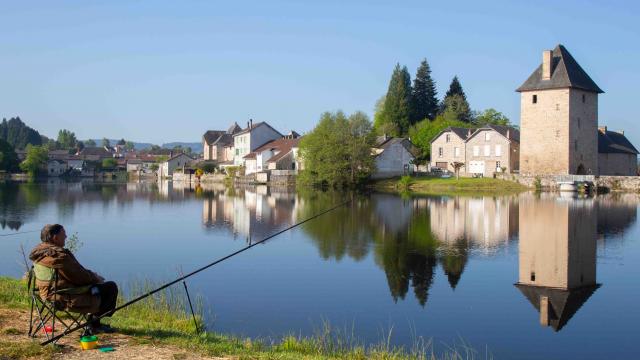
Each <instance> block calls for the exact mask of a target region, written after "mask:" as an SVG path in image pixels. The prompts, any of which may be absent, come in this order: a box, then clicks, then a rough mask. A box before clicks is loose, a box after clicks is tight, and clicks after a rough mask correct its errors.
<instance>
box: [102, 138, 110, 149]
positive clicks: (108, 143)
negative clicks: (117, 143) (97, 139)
mask: <svg viewBox="0 0 640 360" xmlns="http://www.w3.org/2000/svg"><path fill="white" fill-rule="evenodd" d="M102 146H103V147H104V146H111V142H110V141H109V139H107V138H102Z"/></svg>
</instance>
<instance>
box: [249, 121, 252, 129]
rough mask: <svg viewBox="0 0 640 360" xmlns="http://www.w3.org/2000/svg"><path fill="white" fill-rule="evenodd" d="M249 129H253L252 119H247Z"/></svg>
mask: <svg viewBox="0 0 640 360" xmlns="http://www.w3.org/2000/svg"><path fill="white" fill-rule="evenodd" d="M249 129H253V119H249Z"/></svg>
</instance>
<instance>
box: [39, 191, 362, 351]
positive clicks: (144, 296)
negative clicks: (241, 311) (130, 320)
mask: <svg viewBox="0 0 640 360" xmlns="http://www.w3.org/2000/svg"><path fill="white" fill-rule="evenodd" d="M351 201H353V200H352V199H349V200H347V201H345V202H343V203H340V204H338V205H336V206H334V207H332V208H329V209H327V210H324V211H321V212H319V213H317V214H315V215H313V216H311V217H309V218H306V219H304V220H302V221H300V222H298V223H296V224H293V225H291V226H289V227H288V228H285V229H282V230H280V231H278V232H276V233H274V234H271V235H269V236H267V237H266V238H264V239H262V240H260V241H258V242H255V243H253V244H251V245H247V246H245V247H243V248H242V249H240V250H238V251H235V252H233V253H231V254H229V255H226V256H224V257H221V258H220V259H218V260H216V261H214V262H212V263H209V264H207V265H205V266H203V267H201V268H199V269H196V270H194V271H192V272H190V273H188V274H186V275H183V276H180V277H179V278H177V279H175V280H173V281H171V282H168V283H166V284H164V285H162V286H160V287H158V288H156V289H154V290H151V291H149V292H147V293H146V294H143V295H140V296H138V297H137V298H134V299H132V300H129V301H127V302H126V303H124V304H122V305H120V306H118V307H116V308H115V309H113V310H112V311H109V312H107V313H105V314H102V315H100V316H98V317H97V318H94V320H100V319H102V318H103V317H105V316H106V315H112V314H114V313H115V312H116V311H119V310H122V309H123V308H125V307H127V306H130V305H133V304H135V303H137V302H138V301H140V300H142V299H145V298H147V297H149V296H151V295H153V294H155V293H157V292H159V291H162V290H164V289H166V288H168V287H169V286H171V285H174V284H177V283H179V282H181V281H183V280H185V279H186V278H188V277H191V276H193V275H195V274H197V273H199V272H201V271H204V270H206V269H208V268H210V267H212V266H214V265H216V264H219V263H221V262H223V261H225V260H227V259H230V258H232V257H234V256H236V255H238V254H240V253H243V252H245V251H247V250H249V249H251V248H252V247H254V246H256V245H260V244H262V243H264V242H266V241H267V240H270V239H273V238H274V237H276V236H278V235H280V234H282V233H285V232H287V231H289V230H291V229H293V228H295V227H298V226H300V225H302V224H304V223H306V222H308V221H311V220H313V219H315V218H318V217H320V216H322V215H324V214H326V213H328V212H331V211H333V210H336V209H338V208H340V207H342V206H345V205H347V204H349V203H350V202H351ZM87 324H89V321H86V322H84V323H82V324H79V325H77V326H75V327H72V328H70V329H67V330H65V331H64V332H63V333H61V334H60V335H57V336H55V337H52V338H51V339H49V340H46V341H44V342H42V343H40V345H43V346H44V345H47V344H49V343H52V342H54V341H57V340H58V339H60V338H62V337H63V336H66V335H68V334H70V333H72V332H74V331H77V330H80V329H82V328H84V327H85V326H87Z"/></svg>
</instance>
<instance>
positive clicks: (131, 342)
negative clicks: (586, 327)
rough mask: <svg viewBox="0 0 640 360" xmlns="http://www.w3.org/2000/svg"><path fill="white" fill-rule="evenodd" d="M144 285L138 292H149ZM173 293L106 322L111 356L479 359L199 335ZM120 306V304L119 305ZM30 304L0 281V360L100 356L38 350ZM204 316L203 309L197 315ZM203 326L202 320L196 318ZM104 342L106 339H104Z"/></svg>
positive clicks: (421, 348)
mask: <svg viewBox="0 0 640 360" xmlns="http://www.w3.org/2000/svg"><path fill="white" fill-rule="evenodd" d="M149 286H151V284H145V285H143V287H142V288H139V289H138V290H143V289H145V288H148V287H149ZM171 289H172V288H170V289H169V290H168V291H166V292H161V293H159V294H160V295H159V296H154V297H149V298H147V299H146V300H144V301H141V302H139V303H137V304H135V305H133V306H132V307H130V308H126V309H123V310H122V311H119V312H117V313H115V314H114V315H113V317H112V318H106V319H105V320H106V321H104V323H107V324H110V325H112V326H114V327H115V328H116V330H117V332H116V333H114V334H99V335H98V337H99V342H101V344H115V352H114V353H113V356H115V357H122V356H129V354H137V355H140V353H141V352H143V353H146V354H148V355H149V356H148V358H155V359H157V358H180V359H187V358H196V359H204V358H215V359H237V358H243V359H244V358H248V359H273V358H277V359H310V360H320V359H362V360H364V359H396V360H404V359H433V360H435V359H439V358H443V359H450V358H455V359H471V358H475V357H476V356H475V355H477V354H476V352H475V351H474V350H473V349H470V348H469V347H468V345H465V344H463V346H462V348H461V349H460V350H458V349H457V348H456V346H455V345H454V346H444V347H443V349H444V351H443V352H442V353H438V354H437V355H436V352H435V350H434V348H433V346H434V345H433V343H432V341H431V340H430V339H422V338H420V339H421V341H417V342H416V344H413V345H412V346H411V347H410V349H407V348H405V347H395V346H392V345H390V344H389V343H388V342H386V340H387V339H382V340H381V341H380V343H378V344H373V345H369V346H365V345H362V344H360V343H358V342H357V341H354V339H353V338H352V336H353V335H349V334H342V333H341V332H340V330H336V329H332V328H331V327H330V325H328V324H323V325H324V326H323V327H322V329H320V331H319V332H318V334H317V335H315V336H311V337H303V336H300V335H293V334H291V335H285V336H282V337H281V338H279V339H276V340H274V339H251V338H240V337H236V336H232V335H227V334H221V333H216V332H209V331H206V330H204V331H203V332H201V333H200V334H196V333H195V326H194V323H193V319H192V317H191V314H190V313H187V312H186V311H185V307H184V305H185V304H184V301H185V300H184V298H183V296H182V295H180V294H179V293H180V291H179V290H180V289H179V288H175V289H174V290H171ZM120 301H122V300H120ZM28 311H29V299H28V296H27V292H26V286H25V284H24V280H21V279H15V278H10V277H5V276H0V359H4V358H10V359H29V358H52V357H55V358H59V357H62V358H66V357H70V358H78V356H80V358H90V357H92V355H95V356H96V357H98V356H99V355H100V354H101V353H100V352H99V351H86V352H82V350H80V349H79V343H78V341H77V340H78V336H79V334H75V333H74V334H69V335H67V336H66V337H64V338H63V339H64V341H63V340H62V339H61V342H60V343H61V344H64V345H65V346H64V347H62V348H59V347H55V346H45V347H42V346H40V345H39V342H40V341H42V339H44V337H43V336H41V335H40V336H38V337H37V338H36V339H30V338H29V337H28V336H27V329H28V320H26V319H28V316H29V315H28ZM197 312H198V314H202V308H201V307H200V308H199V311H197ZM196 318H197V322H198V324H199V327H201V326H202V323H203V322H202V318H203V317H202V315H196ZM389 335H390V334H389ZM100 339H102V340H100Z"/></svg>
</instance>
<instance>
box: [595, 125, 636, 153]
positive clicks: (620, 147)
mask: <svg viewBox="0 0 640 360" xmlns="http://www.w3.org/2000/svg"><path fill="white" fill-rule="evenodd" d="M598 153H601V154H636V155H637V154H638V150H637V149H636V148H635V147H634V146H633V144H631V142H630V141H629V140H628V139H627V137H626V136H624V134H622V133H619V132H615V131H608V130H605V129H599V130H598Z"/></svg>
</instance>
